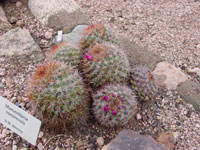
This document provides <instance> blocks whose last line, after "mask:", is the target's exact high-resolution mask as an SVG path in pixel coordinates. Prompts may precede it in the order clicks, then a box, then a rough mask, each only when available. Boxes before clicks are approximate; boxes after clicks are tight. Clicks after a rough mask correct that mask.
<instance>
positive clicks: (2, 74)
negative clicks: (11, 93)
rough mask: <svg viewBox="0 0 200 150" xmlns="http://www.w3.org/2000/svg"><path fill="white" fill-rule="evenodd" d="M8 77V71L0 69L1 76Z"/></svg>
mask: <svg viewBox="0 0 200 150" xmlns="http://www.w3.org/2000/svg"><path fill="white" fill-rule="evenodd" d="M4 75H6V69H5V68H1V69H0V76H4Z"/></svg>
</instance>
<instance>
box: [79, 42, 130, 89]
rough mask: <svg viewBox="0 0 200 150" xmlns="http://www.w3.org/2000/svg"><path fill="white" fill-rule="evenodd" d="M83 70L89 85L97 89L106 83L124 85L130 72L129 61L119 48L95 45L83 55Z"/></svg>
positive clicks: (107, 44)
mask: <svg viewBox="0 0 200 150" xmlns="http://www.w3.org/2000/svg"><path fill="white" fill-rule="evenodd" d="M81 68H82V71H83V74H84V77H85V78H86V80H87V81H88V83H89V84H90V85H91V86H92V87H93V88H97V87H99V86H102V85H104V84H105V83H113V82H114V83H123V82H124V81H125V80H126V77H127V75H128V72H129V63H128V59H127V58H126V56H125V55H124V53H123V52H122V50H121V49H120V48H118V46H116V45H113V44H110V43H102V44H95V45H93V46H91V47H90V48H89V49H88V52H87V54H85V55H83V60H82V62H81Z"/></svg>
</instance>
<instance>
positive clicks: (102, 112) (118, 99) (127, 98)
mask: <svg viewBox="0 0 200 150" xmlns="http://www.w3.org/2000/svg"><path fill="white" fill-rule="evenodd" d="M93 100H94V103H93V113H94V115H95V117H96V119H97V120H98V121H99V122H100V123H101V124H103V125H105V126H108V127H110V126H111V127H112V126H123V125H125V124H126V123H128V121H129V120H130V119H131V118H132V117H133V116H134V115H135V113H136V108H137V101H136V97H135V95H134V93H133V92H132V90H131V89H129V88H128V87H126V86H121V85H109V86H106V87H104V88H103V89H101V90H100V91H98V92H97V93H96V94H94V95H93Z"/></svg>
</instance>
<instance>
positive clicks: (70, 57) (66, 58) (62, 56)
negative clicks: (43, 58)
mask: <svg viewBox="0 0 200 150" xmlns="http://www.w3.org/2000/svg"><path fill="white" fill-rule="evenodd" d="M47 58H48V59H49V60H53V61H59V62H63V63H65V64H69V65H71V66H72V67H74V68H78V66H79V64H80V50H78V49H77V48H75V47H74V46H73V45H71V44H68V43H59V44H57V45H54V46H53V47H51V49H50V51H49V52H48V56H47Z"/></svg>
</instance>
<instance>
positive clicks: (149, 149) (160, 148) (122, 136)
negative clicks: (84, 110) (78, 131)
mask: <svg viewBox="0 0 200 150" xmlns="http://www.w3.org/2000/svg"><path fill="white" fill-rule="evenodd" d="M102 150H169V148H168V147H166V146H165V145H163V144H160V143H157V142H156V141H155V140H154V139H153V138H152V137H151V136H147V135H145V136H144V135H141V134H139V133H138V132H134V131H132V130H124V131H121V132H120V133H119V135H118V136H117V137H116V138H115V139H113V140H112V141H111V143H110V144H108V145H106V146H104V147H103V148H102Z"/></svg>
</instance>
